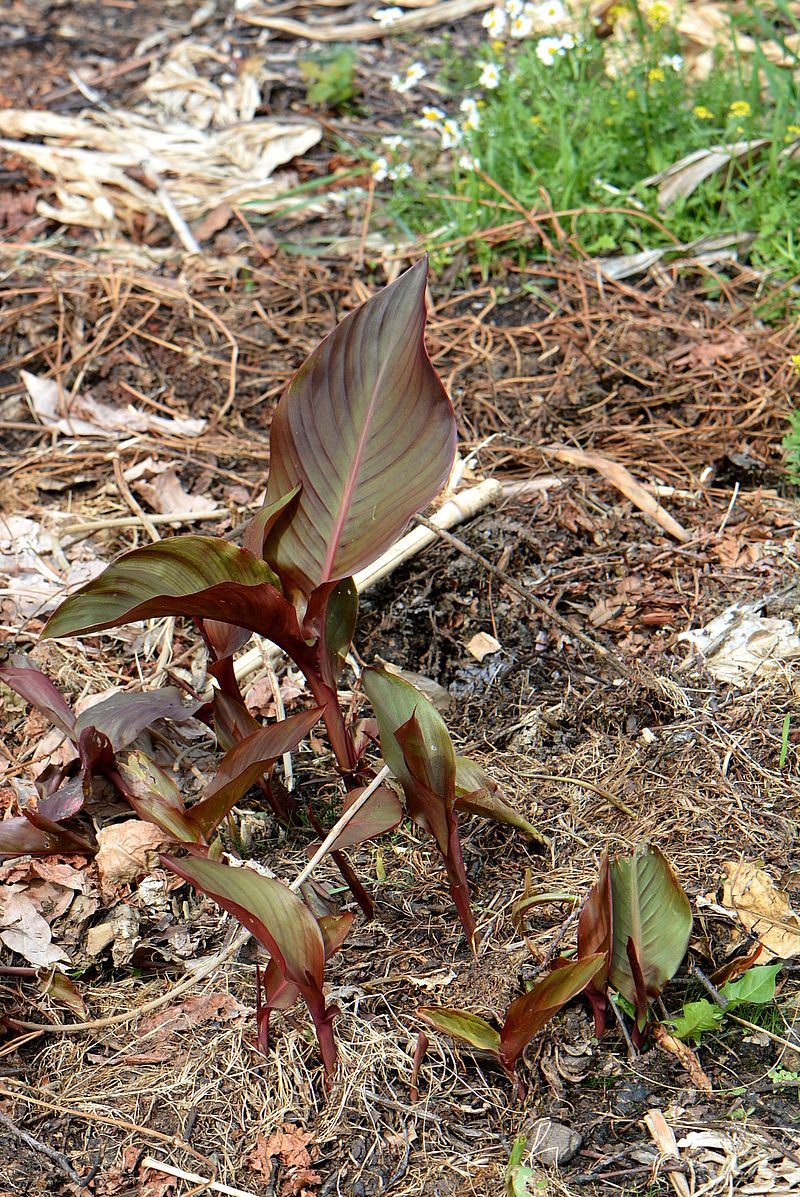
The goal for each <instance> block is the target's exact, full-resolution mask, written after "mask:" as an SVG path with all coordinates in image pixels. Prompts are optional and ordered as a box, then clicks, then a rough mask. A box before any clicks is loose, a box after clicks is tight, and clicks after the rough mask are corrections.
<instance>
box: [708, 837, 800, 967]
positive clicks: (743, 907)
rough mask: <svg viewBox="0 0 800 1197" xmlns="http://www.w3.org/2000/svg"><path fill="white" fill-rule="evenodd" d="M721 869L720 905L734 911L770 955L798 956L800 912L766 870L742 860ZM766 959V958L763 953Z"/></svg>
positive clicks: (730, 862) (782, 956) (731, 862)
mask: <svg viewBox="0 0 800 1197" xmlns="http://www.w3.org/2000/svg"><path fill="white" fill-rule="evenodd" d="M723 868H724V869H725V871H726V878H725V881H724V883H723V890H722V904H723V906H727V907H728V908H729V909H732V910H734V911H735V912H736V914H737V915H738V917H739V920H740V922H741V923H742V925H743V926H744V928H745V929H746V930H747V931H748V932H749V933H750V934H751V935H753V936H755V937H756V938H757V939H758V940H759V941H760V942H761V943H762V944H763V945H764V947H765V948H766V951H767V952H768V953H769V957H774V958H776V959H780V960H789V959H791V957H793V956H800V915H798V914H797V912H796V911H794V910H793V909H792V906H791V903H790V902H789V899H788V898H787V896H786V894H785V893H783V891H782V890H779V889H778V888H777V886H776V885H775V884H774V882H773V881H772V879H771V877H770V876H769V874H768V873H765V872H764V870H763V869H759V868H758V867H757V866H756V865H754V864H751V863H749V862H748V861H745V860H729V861H727V862H726V863H725V864H724V866H723ZM760 959H762V960H764V962H766V960H767V959H768V957H766V956H762V957H761V958H760Z"/></svg>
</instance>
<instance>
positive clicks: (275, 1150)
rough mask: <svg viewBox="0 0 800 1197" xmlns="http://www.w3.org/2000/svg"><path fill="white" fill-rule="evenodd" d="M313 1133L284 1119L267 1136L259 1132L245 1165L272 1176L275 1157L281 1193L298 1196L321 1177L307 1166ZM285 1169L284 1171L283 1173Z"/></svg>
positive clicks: (287, 1195) (309, 1160)
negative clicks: (279, 1172) (279, 1176)
mask: <svg viewBox="0 0 800 1197" xmlns="http://www.w3.org/2000/svg"><path fill="white" fill-rule="evenodd" d="M313 1139H314V1136H313V1135H312V1134H310V1133H309V1132H308V1131H304V1130H302V1129H301V1128H300V1127H299V1126H292V1124H291V1123H290V1122H284V1124H283V1126H282V1127H281V1128H280V1130H277V1131H274V1132H273V1134H271V1135H270V1137H269V1138H267V1137H266V1136H265V1135H262V1134H261V1133H259V1134H258V1135H257V1136H256V1145H255V1147H254V1148H253V1150H252V1151H251V1152H250V1154H249V1155H248V1157H247V1164H248V1167H249V1168H251V1169H252V1171H253V1172H257V1173H259V1174H260V1175H261V1176H266V1177H268V1178H270V1177H272V1173H273V1160H274V1159H275V1158H276V1157H277V1158H278V1159H279V1160H280V1162H281V1166H282V1178H283V1181H282V1184H281V1193H282V1194H285V1195H286V1197H299V1195H300V1194H303V1193H305V1192H306V1190H307V1186H308V1185H318V1184H319V1183H320V1180H321V1177H320V1175H319V1173H318V1172H315V1171H314V1170H313V1168H312V1167H311V1164H312V1159H311V1153H310V1151H309V1150H308V1146H309V1144H310V1143H311V1142H312V1141H313ZM284 1173H285V1175H284Z"/></svg>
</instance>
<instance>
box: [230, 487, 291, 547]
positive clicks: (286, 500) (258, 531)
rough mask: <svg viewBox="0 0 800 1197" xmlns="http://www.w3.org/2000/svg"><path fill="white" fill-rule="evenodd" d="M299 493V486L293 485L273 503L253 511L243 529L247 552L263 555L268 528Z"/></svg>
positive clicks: (243, 543) (243, 539) (243, 540)
mask: <svg viewBox="0 0 800 1197" xmlns="http://www.w3.org/2000/svg"><path fill="white" fill-rule="evenodd" d="M299 494H300V486H299V484H298V485H297V486H293V487H292V489H291V490H290V491H289V492H288V493H287V494H285V495H281V497H280V498H279V499H276V500H275V502H274V503H265V504H264V506H263V507H261V508H259V510H258V511H257V512H256V513H255V515H254V516H253V518H252V519H251V520H250V523H249V524H248V525H247V527H246V528H245V530H244V536H243V537H242V545H243V546H244V548H246V549H247V551H248V552H249V553H253V554H254V555H255V556H256V557H263V555H264V541H265V539H266V537H267V536H268V534H269V532H270V530H271V529H272V527H273V525H274V524H275V522H276V520H277V519H278V516H279V515H280V514H281V512H282V511H284V510H285V509H286V508H287V507H288V506H289V504H290V503H291V501H292V499H296V498H297V496H298V495H299Z"/></svg>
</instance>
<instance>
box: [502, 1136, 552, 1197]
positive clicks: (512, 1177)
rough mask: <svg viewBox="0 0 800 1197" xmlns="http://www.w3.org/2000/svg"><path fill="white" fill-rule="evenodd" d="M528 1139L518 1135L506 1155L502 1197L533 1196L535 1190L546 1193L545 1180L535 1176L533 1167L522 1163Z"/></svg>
mask: <svg viewBox="0 0 800 1197" xmlns="http://www.w3.org/2000/svg"><path fill="white" fill-rule="evenodd" d="M527 1146H528V1140H527V1139H526V1138H525V1136H524V1135H518V1136H517V1138H516V1139H515V1140H514V1146H513V1147H512V1148H511V1154H510V1155H509V1157H508V1166H507V1168H506V1174H505V1178H504V1179H505V1192H504V1197H533V1194H534V1193H536V1192H539V1193H542V1194H546V1193H547V1181H546V1180H545V1179H544V1178H541V1177H539V1178H537V1176H536V1173H535V1172H534V1170H533V1168H528V1167H527V1165H525V1164H523V1162H522V1161H523V1159H524V1157H525V1149H526V1148H527Z"/></svg>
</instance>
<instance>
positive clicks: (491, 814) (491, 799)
mask: <svg viewBox="0 0 800 1197" xmlns="http://www.w3.org/2000/svg"><path fill="white" fill-rule="evenodd" d="M456 810H457V811H462V810H463V811H466V812H467V814H469V815H479V816H480V817H481V818H482V819H492V820H493V821H494V822H495V823H505V824H506V825H507V826H508V827H515V828H516V829H517V831H521V832H522V834H523V835H526V836H527V837H528V839H531V840H533V841H534V843H536V844H538V845H539V846H540V847H542V848H549V846H550V841H549V840H548V838H547V836H544V835H542V833H541V832H540V831H537V830H536V828H535V827H534V826H533V824H532V823H529V822H528V820H527V819H526V818H525V817H524V815H521V814H520V813H519V811H517V810H515V809H514V807H513V806H512V805H511V803H510V802H507V801H506V799H505V798H504V797H503V795H502V794H501V792H500V787H499V786H498V784H497V782H495V781H493V780H492V778H491V777H489V775H488V774H487V773H485V772H484V770H483V769H482V768H481V766H480V765H479V764H478V763H477V761H472V760H470V758H469V757H468V756H457V757H456Z"/></svg>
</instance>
